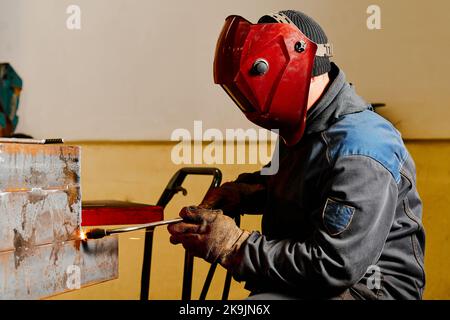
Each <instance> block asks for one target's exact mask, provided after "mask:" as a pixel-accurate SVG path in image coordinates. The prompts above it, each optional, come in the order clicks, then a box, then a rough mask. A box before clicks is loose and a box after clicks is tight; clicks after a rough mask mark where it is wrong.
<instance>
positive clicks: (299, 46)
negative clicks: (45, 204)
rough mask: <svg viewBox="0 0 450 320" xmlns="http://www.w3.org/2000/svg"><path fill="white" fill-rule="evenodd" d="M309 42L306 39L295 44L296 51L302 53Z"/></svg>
mask: <svg viewBox="0 0 450 320" xmlns="http://www.w3.org/2000/svg"><path fill="white" fill-rule="evenodd" d="M306 47H307V44H306V42H305V41H303V40H301V41H299V42H297V43H296V44H295V51H297V52H299V53H302V52H304V51H305V50H306Z"/></svg>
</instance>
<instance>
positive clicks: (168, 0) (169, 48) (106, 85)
mask: <svg viewBox="0 0 450 320" xmlns="http://www.w3.org/2000/svg"><path fill="white" fill-rule="evenodd" d="M70 4H77V5H79V6H80V8H81V30H79V31H70V30H68V29H67V28H66V19H67V17H68V15H67V14H66V8H67V7H68V5H70ZM371 4H377V5H379V6H380V7H381V14H382V16H381V18H382V30H377V31H370V30H368V29H367V27H366V19H367V17H368V15H367V13H366V10H367V7H368V6H369V5H371ZM284 8H293V9H301V10H304V11H305V12H307V13H309V14H310V15H312V16H314V17H315V18H316V19H317V20H318V21H319V22H320V23H321V24H322V25H323V27H324V28H325V30H326V31H327V33H328V34H329V37H330V39H331V40H332V42H333V43H334V45H335V48H336V57H335V61H336V62H338V64H339V65H340V66H341V67H342V68H343V69H344V70H345V71H346V73H347V75H348V78H349V80H350V81H351V82H353V83H354V84H355V85H356V87H357V89H358V91H359V92H360V93H361V94H362V95H363V96H364V97H366V98H367V99H368V100H369V101H370V102H380V101H381V102H385V103H387V104H388V108H387V109H386V111H385V112H384V113H385V114H386V115H388V116H389V118H390V119H392V121H393V122H394V123H396V125H397V126H398V127H399V128H400V129H401V130H402V132H403V134H404V135H405V137H407V138H450V126H449V125H448V122H447V119H448V118H449V117H450V111H449V110H450V108H449V107H448V101H449V98H450V91H449V90H447V88H448V86H449V85H450V81H449V78H448V71H450V62H449V59H446V58H445V57H446V54H447V52H449V51H450V41H448V39H449V37H450V28H448V25H447V24H448V12H449V9H450V2H448V1H447V0H429V1H421V0H395V1H392V0H377V1H372V0H301V1H300V0H270V1H260V0H227V1H210V0H183V1H181V0H152V1H146V0H76V1H73V0H39V1H32V0H0V61H10V62H12V63H13V65H14V66H15V67H16V68H17V70H18V72H19V73H20V74H21V75H22V77H23V78H24V81H25V91H24V92H23V100H22V105H21V110H20V115H21V117H22V118H21V122H20V125H19V130H20V131H24V132H27V133H31V134H32V135H35V136H37V137H47V136H61V137H64V138H66V139H72V140H73V139H83V140H169V139H170V134H171V132H172V131H173V129H175V128H188V129H190V128H192V124H193V121H194V120H203V121H204V126H205V127H211V128H219V129H224V128H225V127H227V128H235V127H238V128H240V127H243V128H245V127H248V126H249V123H248V122H247V121H246V120H245V119H244V117H243V116H242V115H241V114H240V113H239V111H238V110H237V108H235V107H234V105H233V104H232V103H231V102H230V100H229V99H228V97H226V95H225V94H224V93H223V92H222V90H221V89H219V88H217V87H215V86H214V85H213V84H212V61H213V54H214V47H215V42H216V40H217V37H218V33H219V31H220V28H221V26H222V23H223V20H224V18H225V17H226V16H227V15H229V14H236V13H237V14H241V15H243V16H245V17H247V18H249V19H250V20H252V21H256V20H257V19H258V18H259V17H260V16H261V15H263V14H266V13H271V12H274V11H276V10H280V9H284ZM224 119H226V120H227V121H224ZM118 128H120V129H118Z"/></svg>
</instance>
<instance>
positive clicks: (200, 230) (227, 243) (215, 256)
mask: <svg viewBox="0 0 450 320" xmlns="http://www.w3.org/2000/svg"><path fill="white" fill-rule="evenodd" d="M180 217H182V218H183V219H184V221H183V222H181V223H177V224H174V225H170V226H168V230H169V233H170V234H171V237H170V242H171V243H172V244H179V243H181V244H183V247H184V248H185V249H186V250H189V252H190V253H191V254H193V255H194V256H196V257H199V258H203V259H205V260H206V261H208V262H210V263H214V262H218V263H220V264H221V265H222V266H223V267H224V268H226V269H229V268H232V267H233V266H235V265H236V264H237V263H239V261H237V259H236V257H237V255H236V253H237V252H238V251H239V248H240V247H241V246H242V244H243V243H244V242H245V241H246V240H247V238H248V237H249V236H250V233H249V232H247V231H244V230H241V229H240V228H239V227H238V226H237V225H236V223H235V222H234V220H233V219H232V218H230V217H228V216H226V215H224V214H223V213H222V210H210V209H202V208H199V207H187V208H184V209H183V210H181V212H180Z"/></svg>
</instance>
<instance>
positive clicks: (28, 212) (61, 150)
mask: <svg viewBox="0 0 450 320" xmlns="http://www.w3.org/2000/svg"><path fill="white" fill-rule="evenodd" d="M80 152H81V150H80V148H79V147H73V146H65V145H42V144H16V143H0V299H39V298H43V297H48V296H52V295H56V294H60V293H62V292H65V291H68V290H76V289H79V288H80V287H82V286H85V285H90V284H95V283H99V282H103V281H106V280H109V279H114V278H117V275H118V270H117V269H118V239H117V237H109V238H106V239H102V240H94V241H87V242H83V241H81V240H80V230H81V188H80V173H81V171H80Z"/></svg>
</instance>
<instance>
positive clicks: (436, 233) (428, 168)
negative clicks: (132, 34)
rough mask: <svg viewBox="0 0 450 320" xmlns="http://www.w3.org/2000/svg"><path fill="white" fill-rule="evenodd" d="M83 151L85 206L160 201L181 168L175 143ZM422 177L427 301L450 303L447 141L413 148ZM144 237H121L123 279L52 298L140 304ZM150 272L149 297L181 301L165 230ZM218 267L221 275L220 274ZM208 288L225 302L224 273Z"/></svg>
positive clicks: (193, 198) (179, 203) (253, 223)
mask: <svg viewBox="0 0 450 320" xmlns="http://www.w3.org/2000/svg"><path fill="white" fill-rule="evenodd" d="M78 145H81V146H82V147H83V149H82V150H83V152H82V186H83V199H84V200H94V199H95V200H100V199H114V200H129V201H137V202H144V203H150V204H151V203H156V201H157V200H158V197H159V195H160V194H161V192H162V191H163V189H164V187H165V185H166V183H167V182H168V180H169V179H170V177H171V176H172V174H173V173H175V172H176V171H177V170H178V169H180V168H181V167H180V166H176V165H174V164H172V162H171V159H170V151H171V148H172V146H173V144H170V143H156V142H148V143H147V142H142V143H138V142H136V143H113V142H109V143H104V142H103V143H100V142H99V143H95V142H90V143H78ZM408 148H409V150H410V151H411V153H412V155H413V157H414V159H415V161H416V164H417V173H418V184H419V190H420V193H421V196H422V199H423V201H424V223H425V227H426V231H427V249H426V266H425V267H426V272H427V289H426V294H425V298H427V299H450V277H449V276H448V273H447V272H448V270H449V269H450V255H449V253H450V243H449V240H450V239H449V238H450V217H449V213H450V212H449V209H448V208H449V207H448V203H449V202H450V195H449V193H448V192H449V190H450V188H449V187H450V180H449V178H450V161H449V160H450V141H442V142H431V141H430V142H427V141H423V142H413V141H411V142H409V143H408ZM218 167H219V168H220V169H221V170H222V171H223V174H224V181H227V180H232V179H234V178H235V177H236V176H237V175H238V174H239V173H240V172H249V171H255V170H257V169H258V166H255V165H228V166H218ZM208 185H209V178H203V177H193V178H190V179H189V180H187V181H186V187H187V189H188V191H189V194H188V196H187V197H186V198H184V197H183V196H181V195H179V196H176V197H175V198H174V200H173V201H172V202H171V204H170V205H169V206H168V208H167V210H166V211H165V218H174V217H176V216H177V215H178V212H179V209H180V208H181V207H183V206H185V205H190V204H196V203H198V202H199V201H200V200H201V198H202V196H203V194H204V192H205V190H206V188H207V187H208ZM259 223H260V221H259V218H258V217H245V218H244V219H243V227H244V228H246V229H251V230H256V229H259ZM142 239H143V233H142V232H134V233H130V234H123V235H121V236H120V247H119V250H120V252H119V254H120V267H119V270H120V273H119V279H117V280H113V281H109V282H106V283H102V284H98V285H95V286H91V287H88V288H83V289H81V290H79V291H76V292H70V293H65V294H63V295H60V296H58V297H54V299H138V298H139V285H140V272H141V270H140V267H141V263H142V252H143V240H142ZM153 248H154V249H153V266H152V274H151V288H150V298H151V299H180V297H181V283H182V281H181V280H182V267H183V258H184V251H183V249H182V247H180V246H172V245H171V244H169V237H168V233H167V230H166V228H165V227H162V228H159V229H157V230H156V232H155V239H154V247H153ZM219 269H220V270H219ZM219 269H218V272H217V276H216V278H215V281H214V282H213V285H212V288H211V290H210V295H209V296H208V298H210V299H220V296H221V288H222V285H223V277H224V272H223V269H222V268H219ZM195 270H196V272H195V278H194V285H193V286H194V289H193V298H195V299H197V298H198V296H199V294H200V290H201V286H202V283H203V279H204V278H205V275H206V272H207V270H208V265H207V264H206V263H204V262H202V261H197V262H196V269H195ZM247 294H248V293H247V292H246V291H245V290H244V289H243V285H242V284H239V283H236V282H233V285H232V290H231V294H230V298H231V299H242V298H244V297H246V295H247Z"/></svg>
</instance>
